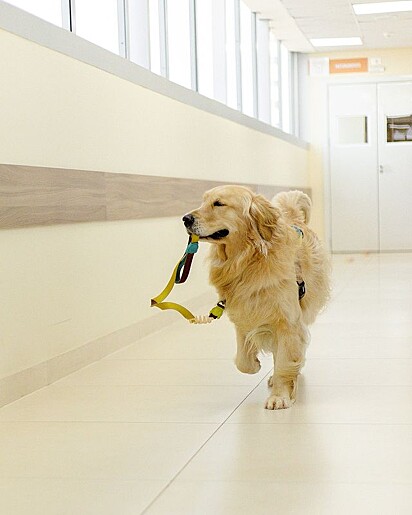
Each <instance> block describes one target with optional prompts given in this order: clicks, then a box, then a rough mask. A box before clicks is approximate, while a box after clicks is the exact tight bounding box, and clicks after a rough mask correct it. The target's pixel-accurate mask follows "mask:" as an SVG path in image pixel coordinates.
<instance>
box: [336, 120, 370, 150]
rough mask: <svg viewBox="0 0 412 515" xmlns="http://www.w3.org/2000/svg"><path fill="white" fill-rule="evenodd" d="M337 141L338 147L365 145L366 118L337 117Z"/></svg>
mask: <svg viewBox="0 0 412 515" xmlns="http://www.w3.org/2000/svg"><path fill="white" fill-rule="evenodd" d="M338 141H339V144H340V145H356V144H362V143H367V142H368V118H367V117H366V116H339V117H338Z"/></svg>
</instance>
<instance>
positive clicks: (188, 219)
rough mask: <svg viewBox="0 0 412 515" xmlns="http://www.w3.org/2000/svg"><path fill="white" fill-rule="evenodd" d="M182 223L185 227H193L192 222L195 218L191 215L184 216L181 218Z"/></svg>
mask: <svg viewBox="0 0 412 515" xmlns="http://www.w3.org/2000/svg"><path fill="white" fill-rule="evenodd" d="M182 220H183V223H184V224H185V227H190V226H191V225H193V222H194V221H195V217H194V216H193V215H191V214H188V215H185V216H184V217H183V218H182Z"/></svg>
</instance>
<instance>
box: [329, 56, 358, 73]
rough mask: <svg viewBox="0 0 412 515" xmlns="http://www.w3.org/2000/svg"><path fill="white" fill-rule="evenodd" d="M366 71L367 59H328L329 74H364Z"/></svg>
mask: <svg viewBox="0 0 412 515" xmlns="http://www.w3.org/2000/svg"><path fill="white" fill-rule="evenodd" d="M367 71H368V58H367V57H357V58H353V59H330V61H329V73H366V72H367Z"/></svg>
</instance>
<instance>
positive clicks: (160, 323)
mask: <svg viewBox="0 0 412 515" xmlns="http://www.w3.org/2000/svg"><path fill="white" fill-rule="evenodd" d="M208 302H209V303H210V302H211V294H210V293H204V294H202V295H199V296H197V297H195V298H194V299H191V300H190V305H191V306H192V307H193V308H194V309H196V308H200V307H202V306H204V305H205V304H207V303H208ZM212 302H213V300H212ZM177 317H178V315H177V314H176V313H174V312H158V313H157V314H155V315H153V316H152V317H150V318H147V319H145V320H141V321H140V322H136V323H135V324H133V325H130V326H128V327H124V328H122V329H119V330H118V331H115V332H113V333H110V334H108V335H106V336H103V337H101V338H97V339H96V340H93V341H90V342H87V343H85V344H84V345H81V346H80V347H77V348H75V349H73V350H70V351H68V352H65V353H64V354H60V355H59V356H54V357H53V358H51V359H49V360H47V361H43V362H42V363H39V364H37V365H34V366H33V367H30V368H27V369H25V370H21V371H20V372H17V373H15V374H13V375H11V376H7V377H4V378H2V379H0V407H1V406H4V405H6V404H9V403H11V402H13V401H16V400H17V399H20V398H21V397H24V396H25V395H28V394H30V393H32V392H34V391H36V390H39V389H40V388H43V387H45V386H47V385H49V384H52V383H54V382H55V381H57V380H59V379H61V378H62V377H65V376H67V375H69V374H71V373H73V372H75V371H76V370H79V369H81V368H83V367H85V366H87V365H90V364H91V363H94V362H95V361H99V360H100V359H102V358H104V357H105V356H107V355H109V354H111V353H113V352H116V351H117V350H119V349H122V348H123V347H126V346H127V345H130V344H131V343H135V342H137V341H138V340H140V339H142V338H144V337H145V336H148V335H150V334H153V333H155V332H157V331H159V330H161V329H164V328H165V327H167V326H168V325H170V324H172V323H174V322H176V321H177V320H178V318H177Z"/></svg>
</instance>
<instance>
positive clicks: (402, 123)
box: [386, 114, 412, 143]
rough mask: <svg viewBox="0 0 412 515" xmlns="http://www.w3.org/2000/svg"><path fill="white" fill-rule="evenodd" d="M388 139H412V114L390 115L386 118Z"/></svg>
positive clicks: (394, 140) (396, 140) (394, 141)
mask: <svg viewBox="0 0 412 515" xmlns="http://www.w3.org/2000/svg"><path fill="white" fill-rule="evenodd" d="M386 134H387V138H386V141H387V142H388V143H396V142H399V141H412V114H411V115H406V116H388V117H387V118H386Z"/></svg>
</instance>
